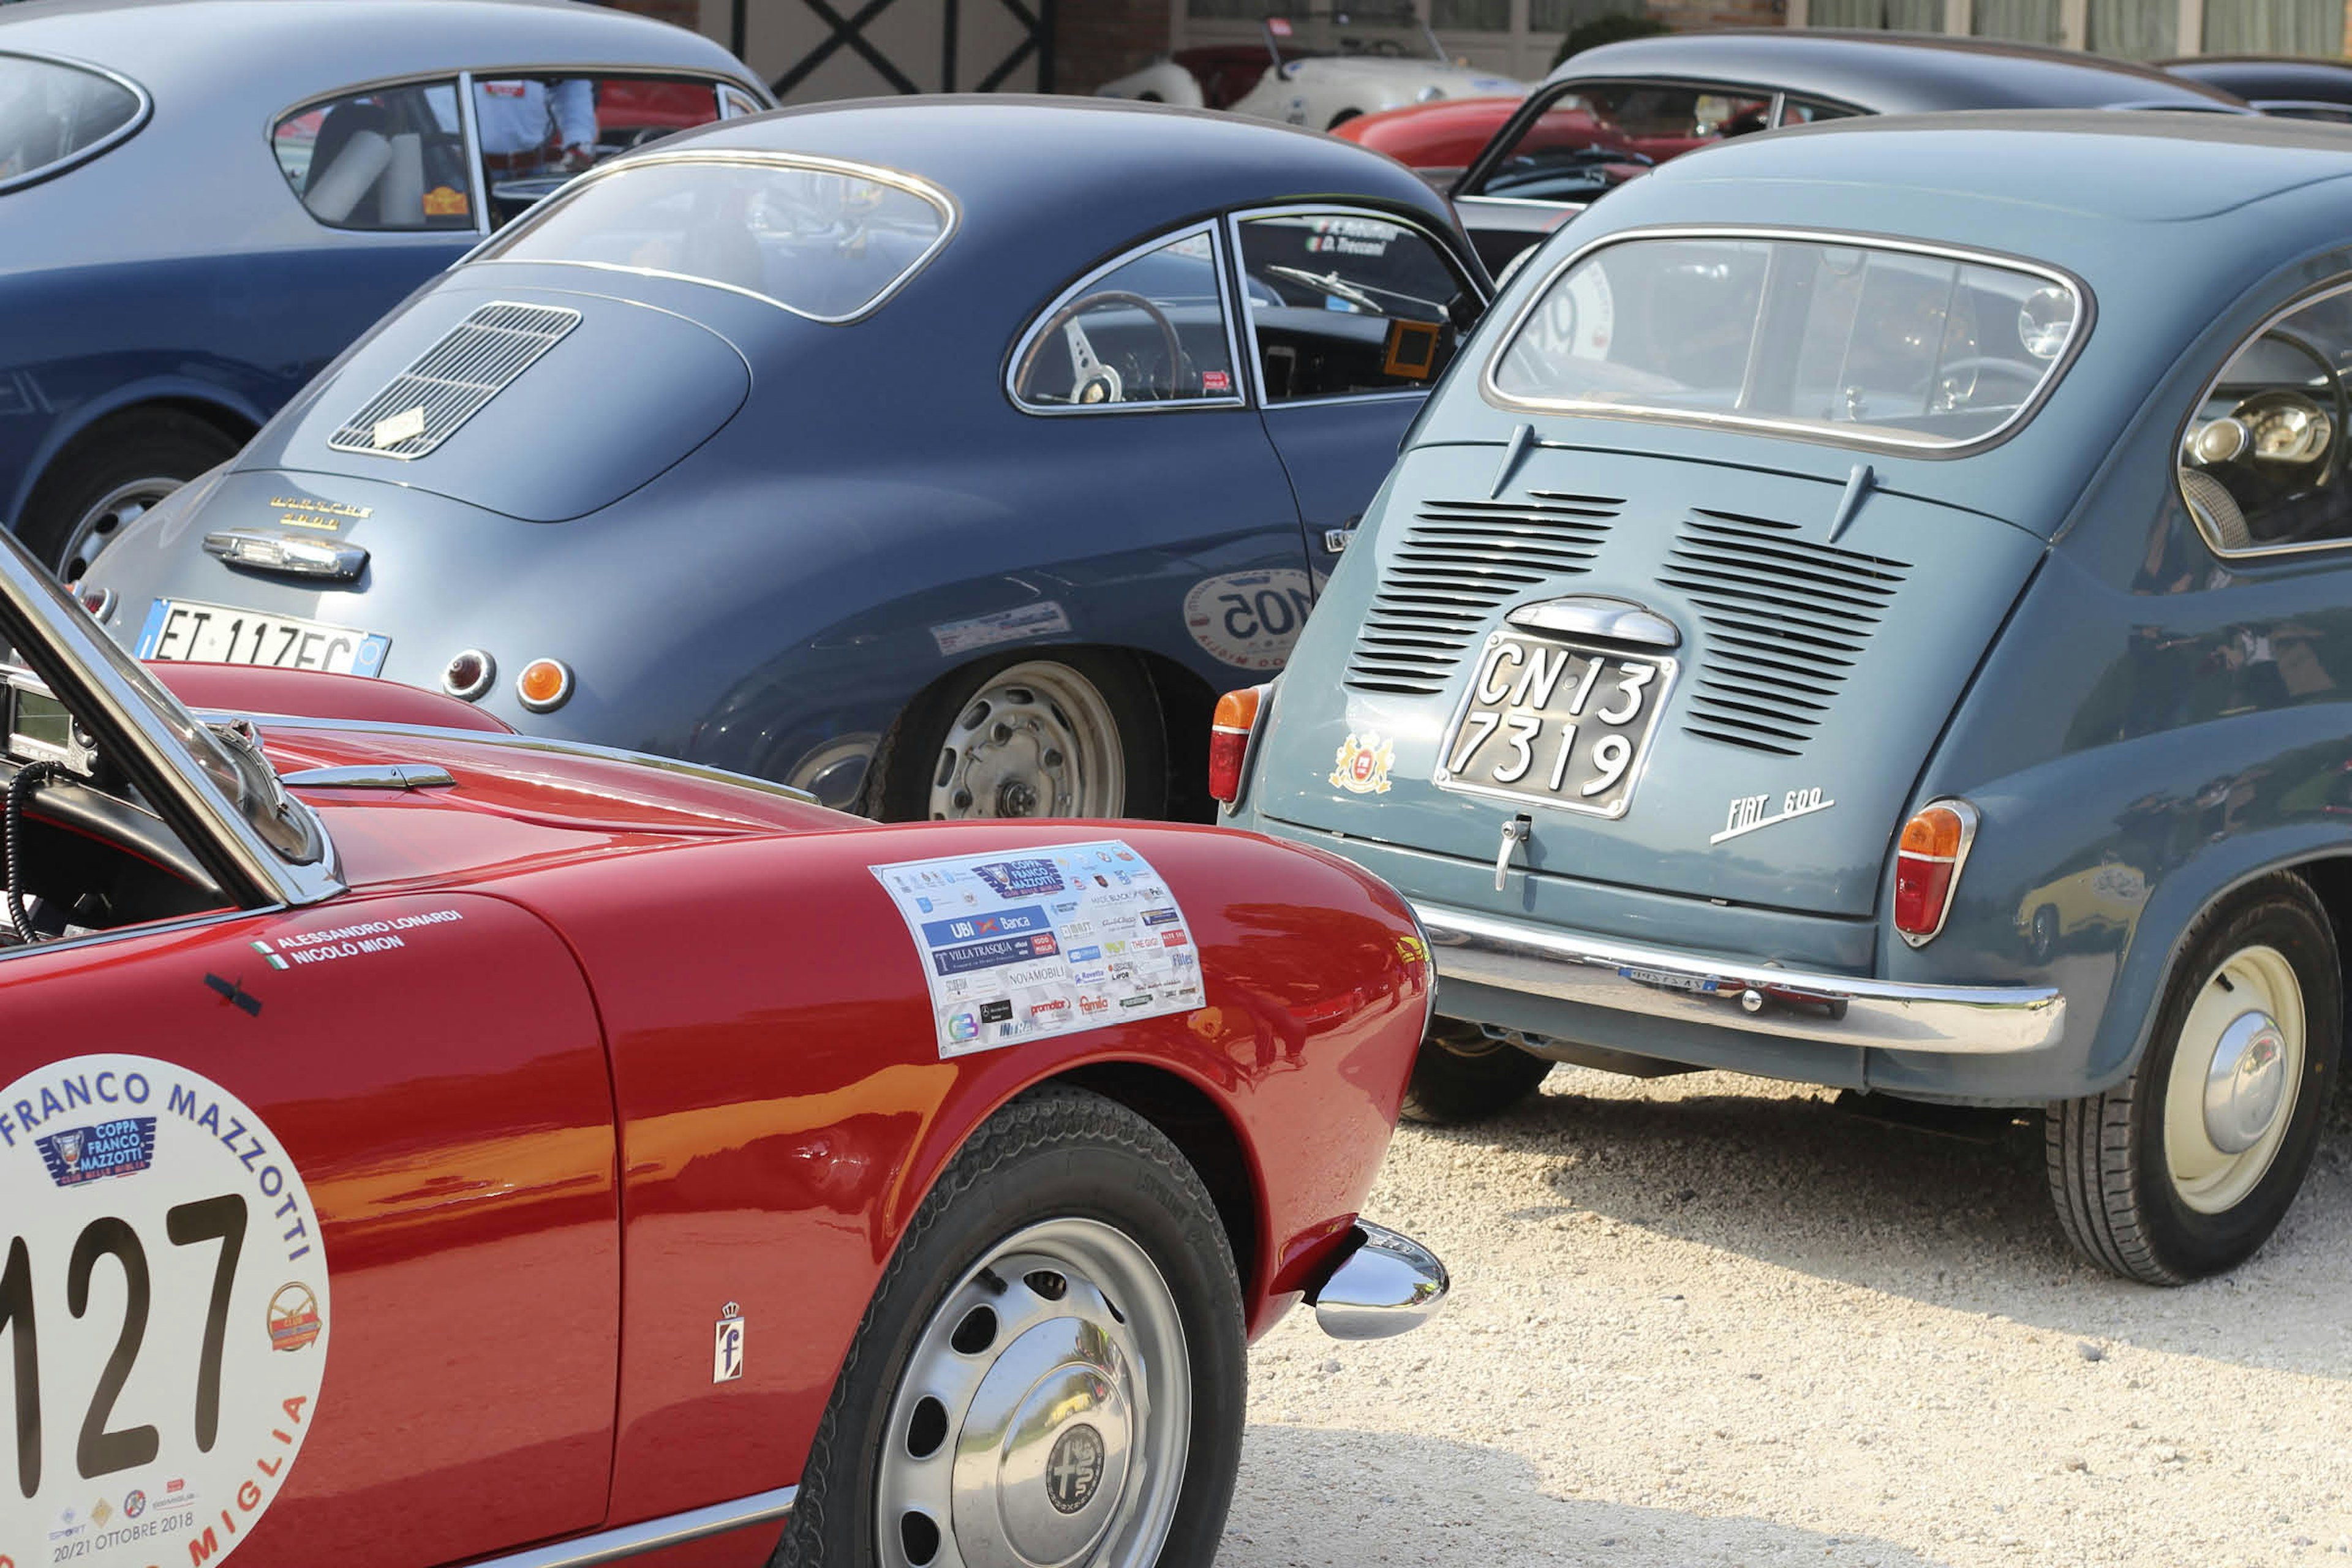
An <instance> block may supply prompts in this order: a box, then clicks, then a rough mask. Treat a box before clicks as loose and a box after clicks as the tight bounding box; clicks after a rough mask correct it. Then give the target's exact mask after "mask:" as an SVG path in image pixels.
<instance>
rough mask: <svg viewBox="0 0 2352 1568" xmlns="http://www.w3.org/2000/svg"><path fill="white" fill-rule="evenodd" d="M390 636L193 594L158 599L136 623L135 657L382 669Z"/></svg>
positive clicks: (339, 670)
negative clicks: (237, 606) (212, 602)
mask: <svg viewBox="0 0 2352 1568" xmlns="http://www.w3.org/2000/svg"><path fill="white" fill-rule="evenodd" d="M391 648H392V639H391V638H390V637H385V636H383V635H382V634H381V633H377V632H363V631H361V630H359V629H358V628H356V627H354V626H329V625H327V624H326V623H325V622H323V621H299V620H296V619H294V618H293V617H292V616H264V615H258V614H256V613H255V612H254V611H251V610H238V609H232V608H230V607H229V606H228V605H205V604H199V603H197V602H196V601H194V600H193V599H158V600H156V601H155V602H154V603H153V604H152V605H149V606H148V607H147V624H146V625H145V626H142V627H140V629H139V657H140V658H155V659H184V660H193V661H194V662H198V663H203V664H263V665H268V666H270V667H271V668H276V669H323V670H326V671H328V672H329V673H331V674H334V675H382V674H383V656H384V655H385V654H386V653H388V652H389V651H391Z"/></svg>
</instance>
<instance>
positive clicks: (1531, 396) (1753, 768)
mask: <svg viewBox="0 0 2352 1568" xmlns="http://www.w3.org/2000/svg"><path fill="white" fill-rule="evenodd" d="M2347 195H2352V145H2347V143H2346V142H2344V141H2343V140H2342V139H2341V138H2340V136H2336V135H2333V134H2330V133H2326V132H2319V131H2316V130H2315V129H2313V128H2309V127H2297V126H2294V125H2289V124H2282V123H2275V122H2263V121H2240V120H2231V121H2221V120H2219V119H2217V118H2215V117H2210V116H2200V115H2187V114H2161V115H2159V114H2147V115H2137V114H2135V115H2117V114H2105V113H2090V112H2082V111H2050V112H2034V113H2017V112H2010V113H2000V114H1990V115H1969V116H1965V117H1958V116H1954V117H1944V118H1940V119H1938V120H1936V121H1927V120H1919V121H1874V122H1871V123H1869V124H1861V123H1855V124H1851V125H1839V126H1824V127H1822V128H1819V129H1813V130H1805V131H1799V132H1788V133H1781V134H1773V135H1769V136H1764V137H1759V138H1755V139H1752V140H1745V141H1742V142H1737V143H1732V144H1728V145H1726V146H1724V147H1722V148H1719V149H1716V150H1712V151H1709V152H1706V153H1699V154H1697V155H1695V156H1693V157H1691V158H1688V159H1685V160H1679V161H1677V162H1675V163H1673V164H1671V165H1669V166H1667V167H1664V168H1662V169H1660V170H1659V171H1658V172H1657V173H1655V174H1652V175H1651V176H1650V177H1649V178H1647V179H1644V180H1642V181H1639V182H1636V183H1635V184H1630V185H1628V186H1626V187H1625V188H1624V189H1623V190H1622V191H1619V192H1618V193H1616V194H1614V195H1612V196H1611V197H1610V198H1609V200H1608V201H1607V202H1606V203H1605V204H1603V205H1600V206H1599V207H1597V208H1596V209H1595V210H1594V211H1593V212H1592V214H1591V216H1587V217H1586V218H1585V219H1583V220H1582V221H1580V223H1579V224H1578V225H1577V226H1576V227H1575V229H1574V231H1573V232H1572V233H1564V234H1562V235H1560V236H1559V237H1556V238H1555V239H1553V240H1552V241H1551V242H1550V244H1549V246H1548V247H1547V248H1545V249H1544V250H1543V251H1542V252H1541V253H1539V254H1538V256H1537V257H1536V258H1533V260H1532V261H1531V262H1530V263H1529V264H1528V266H1527V267H1526V268H1523V269H1522V270H1521V273H1520V275H1519V277H1518V278H1517V280H1516V281H1515V283H1514V285H1513V286H1512V287H1511V288H1510V289H1508V290H1507V293H1506V295H1505V297H1504V298H1503V299H1502V300H1500V301H1499V302H1498V303H1497V305H1496V309H1495V310H1494V312H1493V313H1492V315H1491V316H1490V317H1489V318H1488V321H1487V322H1486V325H1485V326H1484V327H1483V328H1482V329H1481V331H1479V332H1478V334H1477V335H1476V336H1475V338H1474V339H1473V340H1472V342H1470V344H1469V345H1468V346H1467V347H1466V348H1465V351H1464V354H1463V357H1462V362H1461V364H1460V368H1459V370H1458V371H1457V372H1456V373H1455V374H1454V375H1453V376H1451V377H1450V378H1449V379H1448V381H1447V383H1446V384H1445V385H1444V387H1442V388H1441V389H1440V391H1439V392H1438V394H1437V395H1436V396H1435V398H1434V399H1433V401H1432V403H1431V404H1430V405H1429V407H1428V409H1427V410H1426V412H1425V413H1424V415H1423V417H1422V419H1421V420H1420V421H1419V423H1418V424H1417V426H1416V427H1415V429H1414V431H1413V432H1412V435H1411V436H1410V437H1408V439H1407V443H1406V447H1405V450H1404V452H1403V455H1402V460H1401V462H1400V465H1399V467H1398V468H1397V469H1396V471H1395V472H1394V474H1393V475H1392V476H1391V479H1390V483H1389V487H1388V489H1386V490H1385V491H1384V492H1383V494H1382V496H1381V499H1380V500H1379V501H1378V502H1376V503H1375V505H1374V508H1373V510H1372V511H1371V512H1370V514H1369V515H1368V516H1367V517H1366V519H1365V521H1364V524H1363V526H1362V529H1361V531H1360V535H1359V537H1358V541H1357V542H1356V543H1355V544H1354V545H1353V546H1352V547H1351V548H1350V550H1349V552H1348V554H1347V556H1346V558H1345V560H1344V562H1343V563H1342V566H1341V568H1340V570H1339V572H1338V573H1337V574H1335V575H1334V577H1333V579H1332V581H1331V584H1330V586H1329V589H1328V593H1327V594H1326V595H1325V598H1324V602H1323V604H1322V605H1321V606H1320V607H1319V608H1318V611H1317V613H1316V616H1315V618H1314V620H1313V621H1312V622H1311V623H1310V624H1309V626H1308V627H1307V632H1306V634H1305V636H1304V637H1302V638H1301V640H1300V642H1299V644H1298V647H1297V654H1296V656H1295V658H1294V661H1293V663H1292V665H1291V667H1290V669H1289V671H1288V673H1286V675H1285V676H1284V677H1283V678H1282V679H1281V680H1280V681H1279V682H1278V683H1277V684H1276V685H1274V686H1272V687H1270V688H1260V689H1257V690H1255V691H1253V692H1237V693H1234V694H1232V695H1230V696H1229V697H1228V698H1227V699H1226V700H1225V703H1224V704H1223V708H1222V709H1221V710H1220V718H1219V728H1220V734H1219V736H1218V737H1217V744H1216V747H1215V750H1214V752H1213V763H1214V765H1213V774H1215V775H1217V776H1215V777H1214V778H1213V787H1214V788H1215V789H1216V791H1217V792H1218V793H1219V795H1220V796H1221V798H1223V799H1225V800H1226V801H1227V802H1228V807H1227V813H1228V815H1227V820H1229V821H1234V822H1237V823H1241V824H1244V825H1246V826H1253V827H1256V828H1259V829H1262V830H1264V831H1265V832H1268V833H1272V834H1275V835H1277V836H1279V837H1286V838H1290V839H1294V840H1297V841H1301V842H1305V843H1309V844H1315V845H1319V846H1322V847H1327V848H1329V849H1332V850H1335V851H1337V852H1338V853H1339V854H1342V855H1345V856H1347V857H1349V858H1352V859H1354V860H1356V861H1358V862H1359V863H1360V864H1361V865H1363V866H1365V867H1367V868H1370V869H1371V870H1374V871H1376V872H1378V873H1380V874H1381V876H1383V877H1385V878H1387V879H1390V880H1391V881H1392V882H1393V883H1394V884H1395V885H1396V886H1397V887H1399V888H1400V889H1402V890H1403V891H1404V892H1405V893H1406V894H1407V896H1408V897H1409V898H1410V899H1411V900H1412V902H1413V903H1414V905H1415V908H1416V910H1417V912H1418V913H1419V914H1420V916H1421V918H1422V920H1423V923H1424V925H1425V926H1426V928H1427V931H1428V933H1429V937H1430V940H1431V942H1432V945H1433V948H1434V950H1435V952H1436V956H1437V962H1438V968H1439V973H1440V975H1441V977H1442V984H1441V988H1440V993H1439V996H1438V1004H1437V1012H1438V1014H1439V1015H1440V1016H1439V1019H1438V1022H1437V1024H1436V1026H1434V1028H1433V1032H1432V1037H1431V1038H1430V1039H1429V1041H1428V1042H1427V1043H1426V1044H1425V1045H1424V1046H1423V1051H1422V1058H1421V1062H1420V1065H1419V1067H1418V1068H1417V1069H1416V1078H1415V1084H1414V1091H1413V1099H1414V1102H1415V1104H1416V1105H1417V1107H1418V1109H1419V1110H1420V1111H1421V1112H1422V1114H1423V1115H1425V1116H1433V1117H1444V1118H1455V1119H1467V1118H1471V1117H1475V1116H1478V1115H1482V1114H1486V1113H1491V1112H1494V1111H1496V1110H1500V1109H1502V1108H1503V1107H1505V1106H1507V1105H1509V1104H1510V1103H1512V1102H1513V1101H1515V1100H1517V1099H1518V1098H1519V1097H1521V1096H1523V1095H1525V1094H1526V1093H1528V1091H1529V1090H1531V1089H1533V1088H1534V1087H1535V1085H1536V1084H1537V1083H1538V1081H1539V1080H1540V1079H1542V1078H1543V1076H1544V1074H1545V1073H1546V1071H1547V1070H1548V1069H1549V1066H1550V1065H1551V1063H1553V1062H1555V1061H1570V1062H1577V1063H1581V1064H1585V1065H1588V1066H1601V1067H1612V1068H1623V1069H1627V1070H1633V1071H1640V1072H1655V1071H1660V1070H1671V1069H1674V1068H1689V1067H1716V1068H1735V1069H1738V1070H1740V1071H1745V1072H1750V1073H1759V1074H1764V1075H1768V1076H1771V1077H1777V1078H1781V1079H1795V1080H1799V1081H1810V1082H1815V1083H1822V1084H1831V1085H1837V1086H1841V1087H1843V1088H1847V1089H1856V1090H1866V1091H1874V1092H1876V1093H1878V1094H1882V1095H1885V1096H1889V1097H1895V1098H1899V1099H1903V1100H1916V1101H1931V1102H1937V1101H1940V1102H1948V1103H1960V1104H1973V1105H1980V1106H1995V1107H2003V1106H2014V1107H2034V1106H2042V1107H2046V1108H2047V1112H2046V1122H2047V1128H2048V1135H2047V1143H2048V1152H2049V1160H2048V1164H2049V1178H2050V1186H2051V1191H2052V1194H2053V1198H2054V1199H2055V1201H2056V1205H2057V1208H2058V1212H2059V1215H2060V1219H2061V1221H2062V1223H2063V1226H2064V1229H2065V1231H2066V1233H2067V1235H2068V1236H2069V1237H2071V1238H2072V1239H2073V1241H2074V1244H2075V1246H2076V1247H2079V1248H2080V1249H2081V1251H2082V1252H2083V1253H2084V1255H2085V1256H2087V1257H2088V1258H2092V1259H2095V1261H2096V1262H2098V1263H2100V1264H2102V1265H2104V1266H2105V1267H2106V1268H2110V1269H2112V1270H2114V1271H2116V1272H2117V1273H2119V1274H2123V1275H2126V1276H2128V1277H2132V1278H2135V1279H2143V1280H2147V1281H2150V1282H2153V1283H2178V1282H2180V1281H2183V1280H2188V1279H2195V1278H2198V1277H2200V1276H2203V1275H2208V1274H2211V1273H2214V1272H2217V1271H2220V1270H2222V1269H2226V1268H2231V1267H2232V1266H2234V1265H2236V1264H2237V1263H2239V1262H2240V1261H2242V1259H2244V1258H2247V1257H2248V1256H2249V1255H2250V1254H2252V1252H2253V1251H2254V1249H2255V1248H2256V1247H2260V1246H2261V1245H2262V1244H2263V1241H2264V1240H2265V1239H2266V1238H2267V1237H2269V1236H2270V1235H2271V1233H2272V1231H2273V1229H2274V1228H2275V1227H2276V1226H2278V1224H2279V1222H2280V1220H2281V1219H2282V1218H2283V1217H2284V1215H2285V1214H2286V1212H2287V1209H2288V1207H2289V1205H2290V1204H2291V1203H2292V1202H2293V1201H2294V1195H2295V1193H2296V1191H2297V1189H2298V1188H2299V1187H2300V1186H2301V1184H2302V1183H2303V1181H2304V1177H2305V1173H2306V1171H2307V1170H2308V1168H2309V1165H2310V1163H2311V1160H2312V1155H2313V1151H2314V1147H2315V1142H2316V1140H2317V1137H2318V1133H2319V1129H2320V1125H2321V1121H2322V1117H2323V1112H2324V1110H2325V1100H2326V1093H2327V1091H2328V1089H2330V1087H2331V1085H2332V1084H2333V1082H2334V1079H2335V1077H2336V1068H2337V1063H2338V1060H2339V1056H2340V1051H2341V1033H2342V1024H2341V1015H2342V1011H2343V1006H2344V997H2343V982H2342V978H2341V974H2340V971H2339V967H2338V950H2339V946H2340V945H2341V944H2342V942H2343V940H2344V938H2343V935H2342V932H2343V922H2344V921H2347V919H2352V879H2347V875H2346V873H2347V868H2352V860H2347V858H2345V857H2346V855H2347V850H2352V831H2347V811H2352V771H2347V770H2352V740H2347V723H2346V721H2345V718H2344V710H2343V708H2342V707H2341V703H2342V700H2343V689H2342V687H2341V686H2340V685H2339V678H2338V676H2337V673H2336V671H2337V669H2338V668H2339V667H2341V666H2345V665H2346V664H2347V651H2346V650H2347V641H2346V640H2345V637H2346V636H2347V611H2346V605H2347V604H2352V569H2347V557H2346V554H2345V551H2346V549H2347V546H2352V475H2347V463H2346V457H2345V447H2346V442H2347V425H2352V400H2347V384H2346V375H2347V368H2352V246H2347V240H2346V234H2345V229H2344V225H2343V221H2342V213H2343V210H2344V203H2345V201H2346V199H2347ZM2153 258H2160V260H2161V265H2155V264H2152V262H2153ZM2347 678H2352V675H2347Z"/></svg>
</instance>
